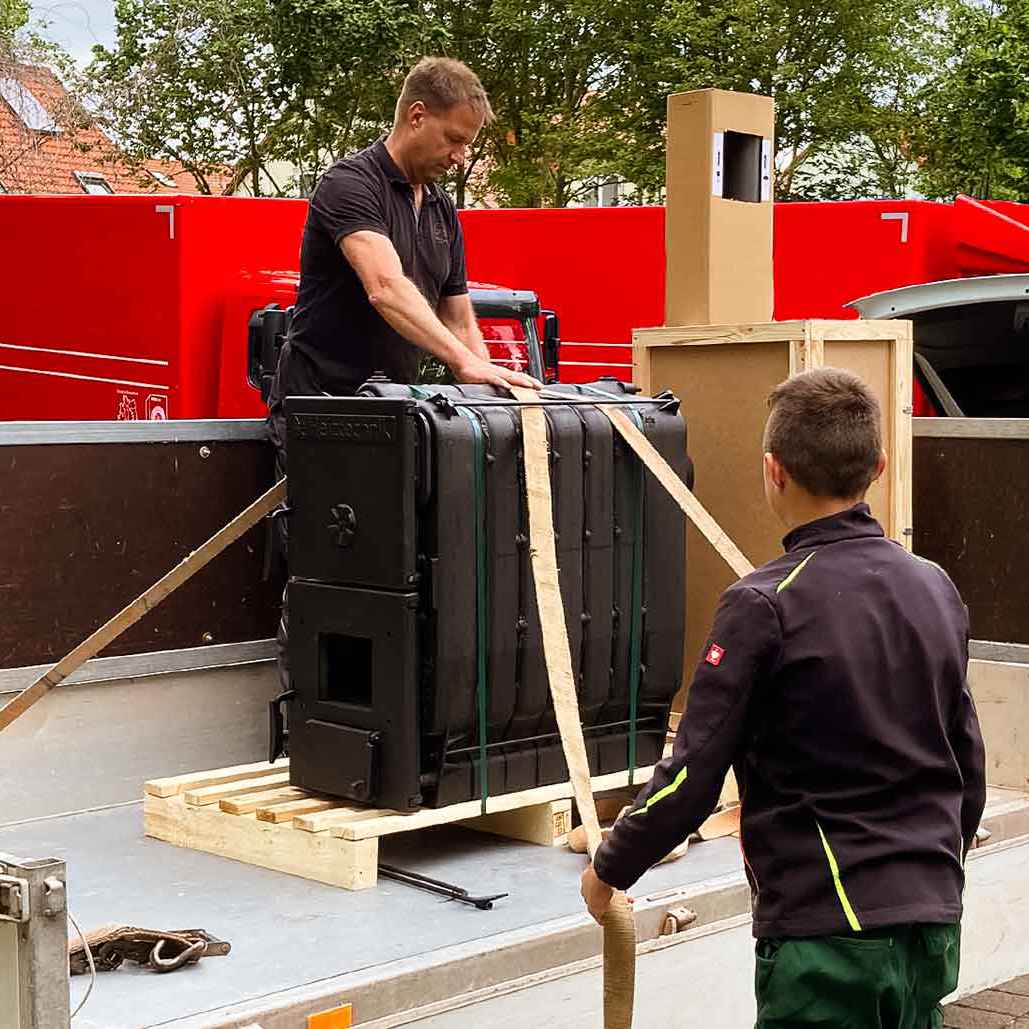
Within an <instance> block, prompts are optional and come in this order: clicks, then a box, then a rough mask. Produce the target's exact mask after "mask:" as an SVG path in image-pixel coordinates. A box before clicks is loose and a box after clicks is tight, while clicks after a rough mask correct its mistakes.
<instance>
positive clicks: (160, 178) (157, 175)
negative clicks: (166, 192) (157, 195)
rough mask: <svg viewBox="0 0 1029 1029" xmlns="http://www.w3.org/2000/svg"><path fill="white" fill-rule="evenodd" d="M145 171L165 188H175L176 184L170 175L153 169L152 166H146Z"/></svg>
mask: <svg viewBox="0 0 1029 1029" xmlns="http://www.w3.org/2000/svg"><path fill="white" fill-rule="evenodd" d="M147 172H148V174H149V175H150V177H151V178H152V179H153V180H154V181H155V182H156V183H158V184H159V185H161V186H164V187H165V188H166V189H175V187H176V186H177V185H178V183H177V182H176V181H175V180H174V179H173V178H172V177H171V176H170V175H166V174H165V173H164V172H162V171H154V169H153V168H147Z"/></svg>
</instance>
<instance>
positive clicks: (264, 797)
mask: <svg viewBox="0 0 1029 1029" xmlns="http://www.w3.org/2000/svg"><path fill="white" fill-rule="evenodd" d="M306 797H307V791H306V790H302V789H300V787H299V786H278V787H276V788H275V789H272V790H261V792H260V793H247V794H245V795H244V796H242V797H226V798H225V799H224V800H219V801H218V810H219V811H224V812H225V814H227V815H252V814H254V813H255V812H256V811H257V809H258V808H261V807H265V806H267V805H268V804H275V803H278V802H280V801H287V800H304V799H305V798H306Z"/></svg>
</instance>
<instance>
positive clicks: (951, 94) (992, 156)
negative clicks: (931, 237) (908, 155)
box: [918, 0, 1029, 200]
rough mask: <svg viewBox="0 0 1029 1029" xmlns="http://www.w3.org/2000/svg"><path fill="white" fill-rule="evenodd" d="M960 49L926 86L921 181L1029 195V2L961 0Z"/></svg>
mask: <svg viewBox="0 0 1029 1029" xmlns="http://www.w3.org/2000/svg"><path fill="white" fill-rule="evenodd" d="M948 24H949V28H950V31H951V33H952V38H953V45H954V53H953V56H952V58H951V60H950V61H949V62H947V64H946V65H945V66H943V68H942V71H941V73H940V74H939V75H938V76H937V77H936V78H935V79H934V81H933V82H931V83H930V84H929V85H927V87H926V88H925V89H924V90H923V92H922V96H921V100H922V102H923V105H924V107H923V119H922V131H921V133H920V136H919V139H918V145H919V153H920V155H921V157H922V169H921V175H920V184H921V186H922V189H923V190H924V191H925V192H926V193H927V194H928V195H929V196H933V197H951V196H953V195H954V194H956V193H968V194H971V195H973V196H977V197H995V198H998V199H1010V200H1029V2H1027V0H1008V2H1000V3H997V4H995V5H994V6H993V7H992V8H986V7H982V6H980V5H978V4H975V3H972V2H967V3H958V2H956V3H954V4H953V6H952V8H951V10H950V12H949V22H948Z"/></svg>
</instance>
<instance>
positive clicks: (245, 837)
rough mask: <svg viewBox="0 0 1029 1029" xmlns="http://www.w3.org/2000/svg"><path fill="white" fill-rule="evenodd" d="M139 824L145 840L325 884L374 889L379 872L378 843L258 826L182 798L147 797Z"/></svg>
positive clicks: (246, 817)
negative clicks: (143, 830)
mask: <svg viewBox="0 0 1029 1029" xmlns="http://www.w3.org/2000/svg"><path fill="white" fill-rule="evenodd" d="M143 824H144V827H145V831H146V834H147V835H148V836H152V837H154V838H156V839H159V840H164V841H166V842H168V843H173V844H175V845H176V846H179V847H187V848H189V849H190V850H199V851H204V852H205V853H208V854H216V855H218V856H219V857H226V858H233V859H234V860H236V861H243V862H245V863H246V864H250V865H257V866H258V867H259V868H269V869H271V870H272V871H275V872H285V873H287V874H288V875H298V876H301V877H302V878H304V879H313V880H314V881H315V882H322V883H327V884H328V885H329V886H342V887H344V888H345V889H348V890H361V889H367V888H368V887H371V886H374V885H375V881H376V878H377V874H378V871H377V870H378V855H379V844H378V840H374V839H368V840H358V841H356V842H355V841H351V840H337V839H334V838H333V837H331V836H329V835H327V834H326V833H306V832H297V831H296V830H295V829H293V827H292V826H291V825H274V824H273V823H271V822H259V821H257V819H256V818H255V817H254V816H253V815H226V814H224V813H223V812H222V811H219V810H218V809H217V808H216V807H210V806H205V807H191V806H190V805H188V804H186V803H185V802H184V801H183V799H182V797H175V796H172V797H155V796H153V795H151V794H147V795H145V796H144V798H143Z"/></svg>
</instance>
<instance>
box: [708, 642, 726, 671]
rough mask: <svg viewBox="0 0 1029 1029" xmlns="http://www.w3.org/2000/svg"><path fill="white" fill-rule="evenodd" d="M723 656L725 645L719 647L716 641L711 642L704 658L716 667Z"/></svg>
mask: <svg viewBox="0 0 1029 1029" xmlns="http://www.w3.org/2000/svg"><path fill="white" fill-rule="evenodd" d="M723 657H725V647H720V646H719V645H718V644H717V643H712V644H711V649H710V650H709V651H708V652H707V657H705V658H704V660H705V661H706V662H707V663H708V664H709V665H714V666H715V668H717V667H718V666H719V665H720V664H721V663H722V658H723Z"/></svg>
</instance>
